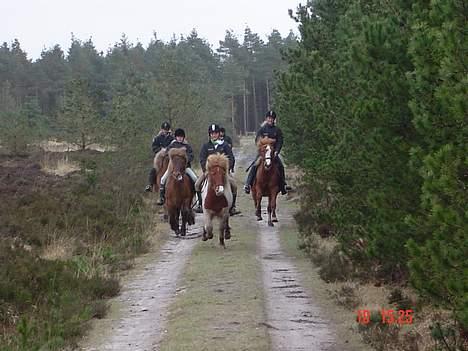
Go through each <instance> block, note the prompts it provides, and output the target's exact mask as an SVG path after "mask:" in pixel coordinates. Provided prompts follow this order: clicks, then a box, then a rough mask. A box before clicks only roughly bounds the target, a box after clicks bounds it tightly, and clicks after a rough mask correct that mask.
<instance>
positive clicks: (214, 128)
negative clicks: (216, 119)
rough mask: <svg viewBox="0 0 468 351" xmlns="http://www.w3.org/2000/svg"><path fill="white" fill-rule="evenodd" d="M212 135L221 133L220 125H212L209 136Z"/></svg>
mask: <svg viewBox="0 0 468 351" xmlns="http://www.w3.org/2000/svg"><path fill="white" fill-rule="evenodd" d="M210 133H219V125H217V124H214V123H213V124H210V126H209V128H208V134H210Z"/></svg>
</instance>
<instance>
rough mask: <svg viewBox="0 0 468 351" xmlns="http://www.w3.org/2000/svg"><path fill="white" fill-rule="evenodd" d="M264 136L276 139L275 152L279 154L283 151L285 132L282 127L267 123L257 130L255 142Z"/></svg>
mask: <svg viewBox="0 0 468 351" xmlns="http://www.w3.org/2000/svg"><path fill="white" fill-rule="evenodd" d="M264 137H269V138H271V139H276V143H275V152H277V153H278V154H279V153H280V151H281V148H282V147H283V132H282V131H281V129H279V128H278V127H277V126H275V125H271V126H270V125H268V124H265V125H264V126H262V127H261V128H260V129H259V130H258V131H257V135H256V137H255V142H257V141H258V139H259V138H264Z"/></svg>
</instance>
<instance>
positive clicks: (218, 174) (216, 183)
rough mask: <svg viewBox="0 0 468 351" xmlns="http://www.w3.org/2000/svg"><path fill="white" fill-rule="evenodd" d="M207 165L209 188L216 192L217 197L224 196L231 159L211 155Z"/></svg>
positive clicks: (220, 155) (219, 155)
mask: <svg viewBox="0 0 468 351" xmlns="http://www.w3.org/2000/svg"><path fill="white" fill-rule="evenodd" d="M206 164H207V167H206V169H207V171H208V184H209V186H210V187H211V188H212V189H213V190H214V192H215V194H216V196H221V195H224V184H225V183H226V177H227V170H228V168H229V159H228V158H227V157H226V156H225V155H222V154H215V155H210V156H208V159H207V161H206Z"/></svg>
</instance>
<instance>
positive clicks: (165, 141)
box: [151, 132, 174, 154]
mask: <svg viewBox="0 0 468 351" xmlns="http://www.w3.org/2000/svg"><path fill="white" fill-rule="evenodd" d="M172 140H174V137H173V136H172V134H171V133H167V134H166V133H162V132H160V133H159V134H158V135H156V136H155V137H154V138H153V144H152V145H151V149H152V150H153V152H154V153H155V154H156V153H158V152H159V150H161V149H162V148H163V147H168V146H169V144H170V143H171V142H172Z"/></svg>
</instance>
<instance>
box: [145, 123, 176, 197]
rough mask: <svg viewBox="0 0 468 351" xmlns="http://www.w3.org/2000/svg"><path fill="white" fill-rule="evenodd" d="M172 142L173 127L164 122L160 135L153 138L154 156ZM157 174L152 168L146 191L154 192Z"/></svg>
mask: <svg viewBox="0 0 468 351" xmlns="http://www.w3.org/2000/svg"><path fill="white" fill-rule="evenodd" d="M172 140H174V137H173V136H172V133H171V125H170V124H169V122H163V124H161V129H160V130H159V133H158V135H156V136H155V137H154V138H153V144H152V145H151V149H152V150H153V154H154V155H156V154H157V153H158V152H159V151H160V150H161V149H163V148H166V147H168V146H169V144H170V143H171V142H172ZM156 173H157V171H156V168H154V167H153V168H151V170H150V173H149V184H148V185H147V186H146V188H145V191H152V190H151V189H152V185H153V184H155V183H156Z"/></svg>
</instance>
